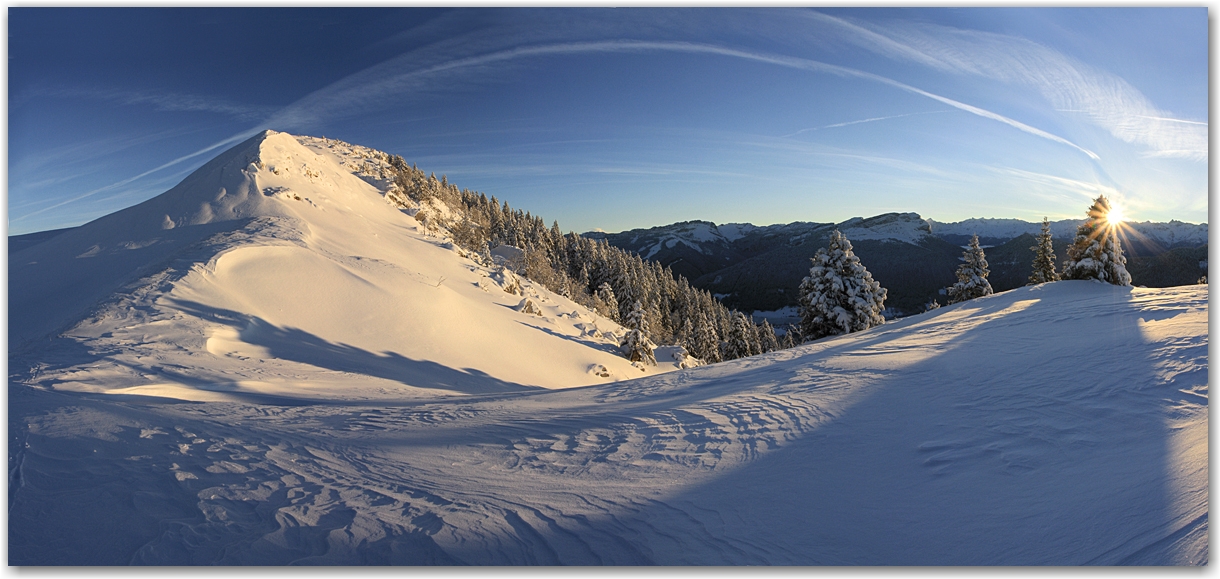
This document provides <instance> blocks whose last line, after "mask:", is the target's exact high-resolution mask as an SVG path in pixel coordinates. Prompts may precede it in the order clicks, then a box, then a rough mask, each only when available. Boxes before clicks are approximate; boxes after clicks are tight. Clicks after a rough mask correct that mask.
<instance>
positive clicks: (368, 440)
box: [8, 132, 1208, 565]
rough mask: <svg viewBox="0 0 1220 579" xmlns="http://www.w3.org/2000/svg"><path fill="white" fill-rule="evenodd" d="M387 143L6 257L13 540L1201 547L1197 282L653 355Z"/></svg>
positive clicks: (271, 146)
mask: <svg viewBox="0 0 1220 579" xmlns="http://www.w3.org/2000/svg"><path fill="white" fill-rule="evenodd" d="M375 157H376V156H375V155H372V152H371V151H369V150H367V149H362V148H359V147H353V146H350V145H345V144H342V143H336V142H331V141H324V140H321V139H312V138H309V137H299V138H297V137H292V136H291V135H286V134H283V133H272V132H269V133H266V134H263V135H259V136H258V137H256V138H254V139H251V140H250V141H248V142H246V143H243V144H242V145H239V146H238V147H235V148H234V149H232V150H230V151H228V152H226V153H224V154H222V155H221V156H219V157H217V159H215V160H214V161H212V162H210V163H209V164H207V165H205V166H204V167H203V168H201V169H200V170H199V171H198V172H196V173H195V174H193V175H192V176H191V177H188V178H187V179H186V180H185V181H184V182H183V183H182V184H181V185H179V186H178V187H175V188H174V189H172V190H170V191H169V192H167V193H165V194H164V195H162V196H159V197H157V198H154V199H152V200H150V201H147V202H145V203H142V204H140V205H137V206H135V207H132V208H129V209H127V210H124V211H121V212H118V213H116V214H113V215H110V216H107V217H104V218H102V219H99V220H97V221H94V222H93V223H90V224H88V225H85V226H82V227H81V228H78V229H75V230H73V231H70V232H68V233H64V234H62V235H60V236H58V237H55V238H53V239H51V240H49V241H45V242H43V243H41V244H38V245H35V246H32V247H29V248H28V249H25V250H23V251H19V252H15V253H13V254H12V255H11V256H10V266H9V280H10V286H9V312H10V319H9V340H10V342H9V343H10V351H9V368H10V377H9V383H10V387H9V395H8V402H9V545H8V547H9V550H8V553H9V564H12V565H35V564H43V565H63V564H90V565H101V564H126V563H136V564H224V565H228V564H289V563H312V564H349V563H400V564H421V563H440V564H457V563H469V564H520V563H537V564H552V563H565V564H645V563H660V564H707V565H718V564H798V565H815V564H818V565H845V564H869V565H882V564H887V565H888V564H910V565H913V564H921V565H922V564H934V565H979V564H1005V565H1009V564H1053V565H1075V564H1175V565H1182V564H1196V565H1197V564H1203V563H1206V562H1207V532H1208V521H1207V506H1208V470H1207V396H1208V387H1207V287H1206V286H1193V287H1181V288H1169V289H1156V290H1149V289H1132V288H1118V287H1113V286H1108V285H1103V284H1099V283H1089V282H1058V283H1053V284H1048V285H1044V286H1035V287H1027V288H1021V289H1018V290H1014V291H1011V292H1006V293H1003V294H999V295H994V296H989V297H987V298H982V299H979V300H975V301H972V302H968V303H964V304H958V305H955V306H950V307H944V308H941V309H938V310H935V311H934V312H932V313H929V314H924V315H921V316H915V317H911V318H907V319H904V320H902V321H899V322H897V323H891V324H886V325H884V326H881V327H877V328H874V329H872V330H869V331H866V332H862V333H859V334H854V335H850V336H844V337H839V338H835V339H828V340H822V341H819V342H816V343H812V344H808V345H805V346H801V347H798V348H794V349H790V350H786V351H780V352H775V353H772V354H768V355H764V356H757V357H753V358H746V359H741V360H736V361H733V362H728V363H723V364H716V365H712V366H703V367H698V368H693V369H687V370H677V366H678V364H677V363H676V362H675V361H673V360H672V358H671V357H669V356H666V355H665V354H664V353H660V355H658V358H659V360H660V361H661V364H660V365H659V366H658V367H649V368H647V369H644V370H641V369H640V368H638V367H635V366H633V365H631V364H630V363H628V362H627V361H626V360H625V359H623V358H622V357H621V356H619V355H617V353H616V352H615V349H616V348H615V344H616V343H617V336H618V335H621V332H622V329H621V328H620V327H618V326H617V325H616V324H614V323H613V322H611V321H609V320H606V319H604V318H601V317H600V316H598V315H596V314H594V313H592V312H589V311H588V310H586V309H584V308H582V307H580V306H578V305H576V304H574V303H572V302H571V301H570V300H567V299H565V298H562V297H560V296H557V295H554V294H552V293H550V292H548V291H546V290H545V289H542V288H539V287H535V286H534V285H533V284H531V283H529V282H522V288H521V289H520V290H513V287H514V285H515V284H514V280H513V279H512V278H511V277H510V276H509V275H506V274H505V273H504V272H503V271H501V270H500V269H499V268H497V267H495V266H492V265H487V264H481V263H477V262H476V261H473V260H472V259H470V258H469V257H468V256H464V255H462V252H460V251H459V250H456V249H455V248H454V247H453V246H452V245H451V244H449V243H447V242H446V241H445V240H444V239H443V238H440V237H437V236H435V235H432V234H429V233H428V232H427V231H425V230H424V229H423V228H422V227H421V226H420V225H419V224H417V223H416V221H415V220H414V219H413V218H412V217H410V216H409V215H408V214H407V213H405V212H403V211H400V210H399V209H397V208H395V207H393V206H391V205H390V204H388V203H386V201H385V199H384V198H383V196H382V195H383V192H384V191H385V187H386V186H387V183H386V182H384V181H382V180H380V178H379V175H380V171H379V170H378V168H377V163H378V161H376V158H375ZM525 299H530V300H531V301H533V302H534V304H535V305H536V306H537V307H538V308H539V309H540V310H541V315H534V314H527V313H523V312H521V311H518V308H519V307H520V305H521V303H522V301H523V300H525ZM667 358H668V360H667ZM630 378H636V379H634V380H629V379H630Z"/></svg>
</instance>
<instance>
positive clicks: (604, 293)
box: [595, 282, 619, 322]
mask: <svg viewBox="0 0 1220 579" xmlns="http://www.w3.org/2000/svg"><path fill="white" fill-rule="evenodd" d="M595 303H597V305H598V306H600V307H599V308H597V313H599V314H601V315H603V316H606V317H607V318H610V319H611V320H614V321H616V322H617V321H618V320H619V317H618V298H616V297H614V288H612V287H610V284H609V283H608V282H603V283H602V285H601V287H599V288H597V302H595Z"/></svg>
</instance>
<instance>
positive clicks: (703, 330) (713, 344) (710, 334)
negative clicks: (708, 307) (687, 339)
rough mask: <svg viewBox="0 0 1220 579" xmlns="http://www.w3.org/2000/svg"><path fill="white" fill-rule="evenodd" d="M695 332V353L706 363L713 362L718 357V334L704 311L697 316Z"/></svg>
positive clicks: (717, 359) (718, 358) (716, 360)
mask: <svg viewBox="0 0 1220 579" xmlns="http://www.w3.org/2000/svg"><path fill="white" fill-rule="evenodd" d="M698 319H699V323H698V329H697V333H696V334H695V355H696V356H697V357H699V358H700V359H702V360H703V361H704V362H707V363H708V364H714V363H716V362H719V361H720V360H721V358H720V335H719V334H717V333H716V326H715V325H714V324H713V323H712V320H711V318H710V316H708V315H707V314H706V313H704V314H702V315H700V316H699V318H698Z"/></svg>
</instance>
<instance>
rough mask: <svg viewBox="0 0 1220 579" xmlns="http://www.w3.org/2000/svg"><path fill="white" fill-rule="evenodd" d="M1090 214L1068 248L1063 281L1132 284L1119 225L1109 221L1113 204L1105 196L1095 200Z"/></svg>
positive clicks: (1077, 230) (1078, 228)
mask: <svg viewBox="0 0 1220 579" xmlns="http://www.w3.org/2000/svg"><path fill="white" fill-rule="evenodd" d="M1088 215H1089V216H1088V218H1087V219H1085V221H1084V223H1081V224H1080V226H1079V227H1077V228H1076V239H1075V240H1074V241H1073V242H1072V245H1071V246H1070V247H1068V250H1067V254H1068V255H1067V256H1068V261H1067V263H1066V264H1065V265H1064V266H1063V279H1098V280H1101V281H1104V282H1106V283H1112V284H1114V285H1131V274H1130V273H1128V272H1127V258H1126V257H1123V247H1122V243H1121V242H1119V239H1118V226H1117V224H1116V223H1111V222H1110V221H1109V220H1108V218H1109V215H1110V202H1109V200H1107V199H1106V196H1105V195H1099V196H1098V197H1097V199H1096V200H1095V201H1093V206H1092V207H1090V208H1089V214H1088Z"/></svg>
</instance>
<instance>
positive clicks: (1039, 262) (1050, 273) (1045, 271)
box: [1029, 217, 1059, 285]
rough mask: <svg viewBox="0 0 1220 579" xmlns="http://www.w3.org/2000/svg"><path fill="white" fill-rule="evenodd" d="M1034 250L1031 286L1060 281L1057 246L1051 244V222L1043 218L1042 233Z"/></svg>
mask: <svg viewBox="0 0 1220 579" xmlns="http://www.w3.org/2000/svg"><path fill="white" fill-rule="evenodd" d="M1030 249H1032V250H1034V272H1033V273H1031V274H1030V275H1029V283H1030V285H1035V284H1040V283H1047V282H1052V281H1059V272H1057V271H1055V246H1054V245H1052V244H1051V222H1050V220H1049V219H1047V218H1046V217H1043V218H1042V233H1039V234H1038V245H1035V246H1033V247H1031V248H1030Z"/></svg>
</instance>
